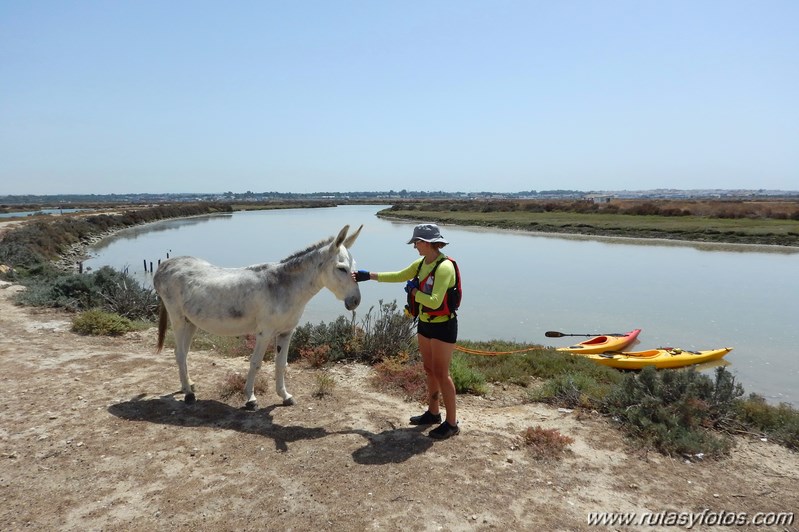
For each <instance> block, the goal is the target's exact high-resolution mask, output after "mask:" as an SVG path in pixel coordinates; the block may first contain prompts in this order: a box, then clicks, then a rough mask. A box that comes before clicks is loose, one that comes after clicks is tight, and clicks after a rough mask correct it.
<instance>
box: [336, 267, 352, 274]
mask: <svg viewBox="0 0 799 532" xmlns="http://www.w3.org/2000/svg"><path fill="white" fill-rule="evenodd" d="M338 271H340V272H343V273H350V271H349V270H348V269H347V268H345V267H344V266H339V267H338Z"/></svg>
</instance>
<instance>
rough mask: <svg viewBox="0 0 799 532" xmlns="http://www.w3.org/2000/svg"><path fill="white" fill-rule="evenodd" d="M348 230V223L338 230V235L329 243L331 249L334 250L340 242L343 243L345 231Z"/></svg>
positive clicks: (345, 236) (345, 235)
mask: <svg viewBox="0 0 799 532" xmlns="http://www.w3.org/2000/svg"><path fill="white" fill-rule="evenodd" d="M349 230H350V226H349V225H345V226H344V227H343V228H342V229H341V231H339V232H338V236H337V237H336V239H335V240H333V242H332V243H331V244H330V250H331V251H336V250H337V249H338V248H339V246H341V244H343V243H344V239H345V238H347V231H349Z"/></svg>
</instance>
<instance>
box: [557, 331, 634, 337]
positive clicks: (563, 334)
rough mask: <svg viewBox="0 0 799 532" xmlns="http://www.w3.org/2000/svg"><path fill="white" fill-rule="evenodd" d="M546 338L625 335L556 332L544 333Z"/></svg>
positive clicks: (618, 334)
mask: <svg viewBox="0 0 799 532" xmlns="http://www.w3.org/2000/svg"><path fill="white" fill-rule="evenodd" d="M544 335H545V336H546V337H547V338H561V337H563V336H626V333H603V334H568V333H562V332H558V331H547V332H545V333H544Z"/></svg>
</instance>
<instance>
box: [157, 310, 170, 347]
mask: <svg viewBox="0 0 799 532" xmlns="http://www.w3.org/2000/svg"><path fill="white" fill-rule="evenodd" d="M166 320H167V312H166V307H165V306H164V302H163V301H159V302H158V346H157V347H156V350H155V352H156V353H160V352H161V349H163V348H164V337H165V336H166Z"/></svg>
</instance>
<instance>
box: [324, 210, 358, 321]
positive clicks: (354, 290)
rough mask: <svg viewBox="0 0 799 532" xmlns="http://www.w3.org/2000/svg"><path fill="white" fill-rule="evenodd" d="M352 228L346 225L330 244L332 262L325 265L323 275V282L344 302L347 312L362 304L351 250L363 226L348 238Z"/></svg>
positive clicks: (329, 251)
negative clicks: (354, 276)
mask: <svg viewBox="0 0 799 532" xmlns="http://www.w3.org/2000/svg"><path fill="white" fill-rule="evenodd" d="M349 229H350V226H349V225H345V226H344V228H343V229H342V230H341V231H339V233H338V236H337V237H336V238H335V239H334V240H333V242H331V243H330V247H329V248H328V255H329V256H330V261H329V262H328V263H327V264H326V265H325V267H324V271H323V273H322V282H323V283H324V285H325V287H327V289H328V290H330V291H331V292H333V294H335V296H336V297H337V298H338V299H340V300H342V301H344V306H345V307H346V309H347V310H354V309H355V308H356V307H357V306H358V305H359V304H360V303H361V290H360V288H358V283H356V282H355V281H353V280H352V275H351V273H352V270H353V267H354V265H355V261H354V260H353V258H352V254H351V253H350V250H349V248H350V247H352V244H353V243H355V239H356V238H358V235H359V234H361V229H363V225H362V226H360V227H359V228H358V230H357V231H355V232H354V233H353V234H351V235H349V236H347V231H349Z"/></svg>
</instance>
